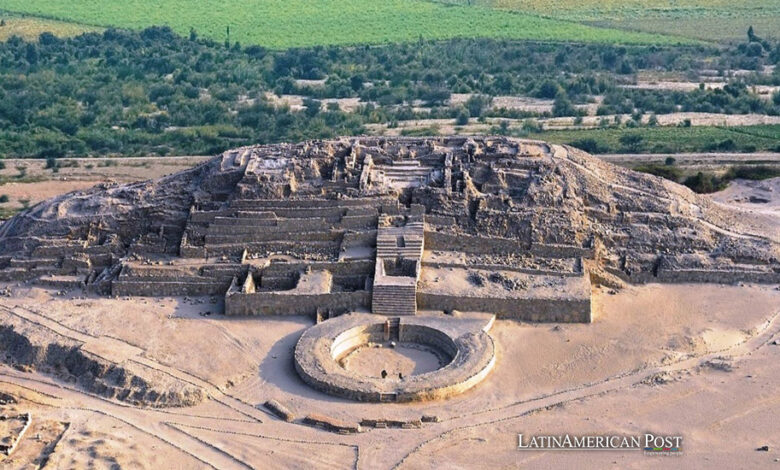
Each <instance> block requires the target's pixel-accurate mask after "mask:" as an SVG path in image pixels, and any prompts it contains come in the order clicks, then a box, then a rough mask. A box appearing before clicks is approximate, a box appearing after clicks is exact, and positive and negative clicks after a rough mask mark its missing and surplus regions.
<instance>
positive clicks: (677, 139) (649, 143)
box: [529, 125, 780, 153]
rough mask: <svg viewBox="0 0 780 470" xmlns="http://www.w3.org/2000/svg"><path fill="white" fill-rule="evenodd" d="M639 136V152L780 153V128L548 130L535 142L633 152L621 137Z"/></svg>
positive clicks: (536, 136)
mask: <svg viewBox="0 0 780 470" xmlns="http://www.w3.org/2000/svg"><path fill="white" fill-rule="evenodd" d="M626 134H636V135H639V136H641V138H642V140H641V143H640V144H639V147H638V148H637V149H636V151H638V152H649V153H680V152H701V151H702V149H706V148H707V147H708V146H713V148H712V149H711V150H712V151H737V152H741V151H753V152H754V151H777V149H778V148H780V125H762V126H739V127H657V128H637V129H589V130H566V131H547V132H542V133H537V134H531V135H530V136H529V137H530V138H533V139H541V140H546V141H549V142H552V143H556V144H571V143H576V142H578V141H582V140H584V139H592V140H593V141H595V142H596V143H597V145H598V146H599V148H600V149H602V152H601V153H617V152H632V149H628V148H626V146H625V144H623V143H622V142H621V141H620V138H621V136H624V135H626ZM728 141H731V142H733V148H716V147H714V146H717V145H719V144H721V146H724V145H726V144H722V143H723V142H728Z"/></svg>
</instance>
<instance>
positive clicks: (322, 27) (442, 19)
mask: <svg viewBox="0 0 780 470" xmlns="http://www.w3.org/2000/svg"><path fill="white" fill-rule="evenodd" d="M0 10H5V11H9V12H18V13H26V14H30V15H37V16H40V17H45V18H52V19H58V20H63V21H73V22H76V23H83V24H90V25H94V26H116V27H123V28H133V29H140V28H143V27H146V26H151V25H168V26H170V27H171V28H172V29H174V30H175V31H177V32H179V33H181V34H187V33H188V32H189V30H190V28H195V30H197V31H198V33H199V34H200V35H202V36H205V37H209V38H211V39H214V40H217V41H220V42H221V41H224V40H225V39H226V28H227V27H228V26H229V27H230V40H231V42H233V41H240V42H241V43H242V44H244V45H246V44H259V45H262V46H266V47H270V48H277V49H282V48H288V47H298V46H315V45H331V44H360V43H385V42H397V41H413V40H416V39H418V38H420V37H423V38H426V39H446V38H453V37H493V38H512V39H530V40H544V41H577V42H603V43H626V44H648V43H653V44H669V43H680V42H682V43H685V42H690V40H688V39H683V38H680V37H675V36H671V35H658V34H653V33H643V32H629V31H623V30H617V29H609V28H600V27H594V26H589V25H583V24H579V23H574V22H569V21H562V20H556V19H550V18H542V17H540V16H537V15H536V14H528V13H524V12H511V11H507V10H500V9H492V8H487V7H481V6H476V7H475V6H471V7H469V6H460V5H445V4H441V3H434V2H429V1H424V0H383V1H368V0H245V1H242V2H224V1H221V0H199V1H195V0H124V1H122V2H113V1H108V0H68V1H66V0H0Z"/></svg>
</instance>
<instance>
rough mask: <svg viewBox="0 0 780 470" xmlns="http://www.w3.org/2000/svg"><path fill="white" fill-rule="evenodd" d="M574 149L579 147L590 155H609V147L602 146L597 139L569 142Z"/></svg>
mask: <svg viewBox="0 0 780 470" xmlns="http://www.w3.org/2000/svg"><path fill="white" fill-rule="evenodd" d="M569 145H571V146H572V147H577V148H578V149H582V150H584V151H586V152H588V153H607V152H609V147H607V146H603V145H601V144H600V143H599V142H598V141H597V140H596V139H590V138H587V139H579V140H574V141H572V142H569Z"/></svg>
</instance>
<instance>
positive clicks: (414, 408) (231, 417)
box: [0, 167, 780, 469]
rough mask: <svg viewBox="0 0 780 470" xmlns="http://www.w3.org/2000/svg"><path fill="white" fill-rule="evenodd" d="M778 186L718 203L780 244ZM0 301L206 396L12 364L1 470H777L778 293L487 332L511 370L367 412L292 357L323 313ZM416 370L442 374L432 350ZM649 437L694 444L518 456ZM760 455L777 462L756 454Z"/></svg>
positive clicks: (738, 293)
mask: <svg viewBox="0 0 780 470" xmlns="http://www.w3.org/2000/svg"><path fill="white" fill-rule="evenodd" d="M82 168H83V167H82ZM147 170H148V169H147ZM147 170H144V171H147ZM128 171H130V170H128ZM138 171H141V170H138ZM149 171H150V170H149ZM171 171H173V169H172V170H171ZM166 172H167V171H166ZM149 176H151V175H149ZM129 177H132V176H129ZM139 177H140V176H139ZM74 178H75V177H74ZM76 179H77V178H76ZM779 181H780V180H778V179H775V180H769V181H765V182H762V183H761V184H758V183H750V182H737V183H736V184H735V185H733V186H732V187H730V188H729V189H728V190H726V191H724V192H723V193H720V194H716V195H715V196H713V197H714V199H715V200H717V201H718V202H720V203H723V204H729V205H734V206H737V207H739V208H741V209H742V210H743V211H744V213H745V217H746V219H750V220H755V221H756V224H755V225H756V227H760V228H761V230H762V231H764V232H766V233H767V234H768V235H769V236H771V237H775V238H777V237H778V236H780V235H778V234H780V217H778V215H777V207H778V205H777V204H778V191H779V189H778V184H780V182H779ZM757 195H760V197H759V196H757ZM751 196H752V199H751ZM757 197H758V198H759V199H761V200H762V201H763V199H767V202H762V201H759V199H756V198H757ZM0 291H2V292H3V293H4V295H3V296H0V325H3V324H14V325H21V326H23V327H24V328H28V329H30V330H34V331H40V332H41V334H46V335H52V336H56V337H60V338H62V339H63V340H67V341H71V342H75V343H76V344H79V345H80V348H81V349H82V350H84V351H87V352H89V353H90V354H93V355H96V356H98V357H101V358H103V359H104V360H106V361H108V362H111V363H115V364H119V365H125V366H127V365H132V366H134V367H143V368H147V369H149V370H153V371H155V372H157V373H159V374H163V375H165V376H168V377H172V378H175V379H177V380H179V381H182V382H184V383H189V384H192V385H194V386H197V387H201V388H202V389H204V390H206V392H207V394H208V395H209V399H207V400H205V401H203V402H202V403H200V404H198V405H196V406H191V407H182V408H151V407H143V406H136V405H132V404H129V403H127V402H120V401H115V400H109V399H106V398H103V397H101V396H98V395H95V394H92V393H88V392H86V391H85V390H84V389H83V388H81V387H80V386H79V385H78V384H75V383H70V382H66V381H63V380H60V379H58V378H56V377H57V375H56V371H53V372H55V373H54V374H49V373H42V372H40V371H34V370H30V369H26V368H13V367H9V366H7V365H0V399H2V398H3V397H5V396H8V397H10V398H11V400H6V401H7V403H6V404H2V405H0V408H2V414H4V415H15V414H19V413H25V412H30V413H31V414H32V417H33V420H32V425H31V427H30V429H29V430H28V431H27V433H26V434H25V435H24V438H23V439H22V441H21V442H20V444H19V446H18V448H17V449H16V451H15V452H14V453H13V454H12V455H11V456H10V457H8V458H4V459H2V458H0V467H3V468H12V469H15V468H20V469H22V468H24V469H26V468H41V467H43V468H187V469H189V468H218V469H232V468H244V469H245V468H257V469H273V468H307V469H308V468H322V469H325V468H328V469H330V468H352V469H375V468H376V469H396V468H398V469H418V468H431V467H439V468H517V467H521V466H522V467H528V468H729V469H733V468H767V467H769V468H771V467H772V466H777V465H780V428H778V426H777V423H778V422H780V395H778V394H777V389H778V386H780V286H773V285H750V284H740V285H734V286H726V285H701V284H682V285H661V284H649V285H643V286H633V287H628V288H625V289H622V290H619V291H615V290H612V289H609V288H597V289H596V291H595V292H594V296H593V305H594V309H595V312H596V314H595V319H594V322H593V323H591V324H560V325H557V324H532V323H523V322H518V321H513V320H498V321H496V322H495V324H494V325H493V327H492V329H491V331H490V334H491V335H492V336H493V338H494V339H495V342H496V346H497V349H498V361H497V364H496V367H495V369H494V370H493V372H492V373H491V375H490V376H489V377H488V378H487V380H486V381H484V382H483V383H481V384H480V385H479V386H477V387H476V388H475V389H473V390H470V391H469V392H467V393H465V394H463V395H460V396H457V397H454V398H451V399H449V400H444V401H434V402H425V403H412V404H371V403H358V402H352V401H348V400H345V399H340V398H335V397H332V396H329V395H326V394H323V393H320V392H318V391H315V390H313V389H311V388H310V387H308V386H307V385H305V384H304V383H303V382H302V381H301V379H300V378H299V377H298V376H297V374H296V372H295V370H294V367H293V348H294V346H295V343H296V341H297V339H298V337H299V336H300V334H301V333H302V332H303V331H304V330H305V329H306V328H307V327H309V326H311V325H312V324H314V321H313V319H311V318H307V317H294V316H292V317H267V318H227V317H225V316H223V315H220V314H219V313H218V312H219V311H221V308H222V306H221V305H220V303H219V300H217V299H215V301H214V302H212V299H209V298H185V297H175V298H148V299H138V298H134V299H130V298H106V297H97V296H92V295H86V294H84V293H82V292H81V291H80V290H79V289H72V290H65V291H58V290H51V289H45V288H42V287H39V286H35V285H32V284H25V283H21V284H10V285H3V286H0ZM407 356H408V357H407V359H408V360H411V361H412V362H414V361H415V360H419V361H420V367H428V366H429V364H425V363H424V362H425V361H429V360H430V358H428V357H425V355H420V354H408V355H407ZM410 358H411V359H410ZM362 366H365V367H372V366H371V364H370V363H369V364H368V365H365V364H363V365H362ZM362 366H361V367H362ZM401 366H403V367H407V368H408V367H409V363H403V362H402V363H400V365H399V367H401ZM405 370H406V369H405ZM3 394H5V395H3ZM269 399H274V400H276V401H278V402H280V403H282V404H284V405H285V406H286V407H287V408H289V409H290V410H291V411H292V412H293V414H294V415H295V417H296V420H294V421H293V422H291V423H288V422H285V421H282V420H280V419H278V418H277V417H275V416H274V415H272V414H271V413H269V412H268V411H267V410H266V409H265V408H263V407H262V406H261V405H262V404H263V403H264V402H266V401H267V400H269ZM311 413H319V414H324V415H327V416H330V417H333V418H336V419H341V420H344V421H347V422H350V423H358V422H360V421H361V420H363V419H378V418H384V419H398V420H411V419H419V418H420V417H421V416H422V415H423V414H425V415H435V416H436V417H437V418H438V422H431V423H423V425H422V427H421V428H419V429H398V428H388V429H369V428H364V432H361V433H358V434H350V435H343V434H337V433H333V432H328V431H325V430H322V429H319V428H314V427H310V426H307V425H304V424H303V423H301V418H302V417H303V416H305V415H307V414H311ZM645 432H651V433H656V434H674V435H681V436H683V439H684V440H683V444H682V452H681V453H679V455H677V456H674V457H672V456H650V455H645V454H644V453H642V452H641V451H624V452H608V451H603V452H582V453H580V452H551V451H521V450H518V449H517V435H518V434H519V433H523V434H525V435H539V434H561V433H569V434H574V435H584V434H597V435H604V434H620V435H634V434H642V433H645ZM0 438H2V436H0ZM763 446H767V448H768V450H758V449H760V448H763Z"/></svg>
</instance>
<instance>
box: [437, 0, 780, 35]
mask: <svg viewBox="0 0 780 470" xmlns="http://www.w3.org/2000/svg"><path fill="white" fill-rule="evenodd" d="M448 1H449V2H450V3H455V4H461V3H466V1H464V0H448ZM475 3H477V4H479V5H482V6H488V7H492V8H497V9H505V10H512V11H522V12H532V13H537V14H540V15H544V16H549V17H554V18H560V19H566V20H572V21H580V22H588V23H592V24H599V25H606V26H612V27H618V28H626V29H630V30H640V31H647V32H654V33H663V34H676V35H682V36H686V37H691V38H697V39H704V40H741V39H744V38H745V31H746V30H747V28H748V27H749V26H751V25H753V26H754V27H755V28H756V29H757V32H758V33H759V34H760V35H764V36H766V37H774V38H777V37H778V36H780V28H778V25H780V2H777V1H776V0H742V1H739V2H735V1H731V0H673V1H670V0H552V1H548V0H477V1H476V2H475Z"/></svg>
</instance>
